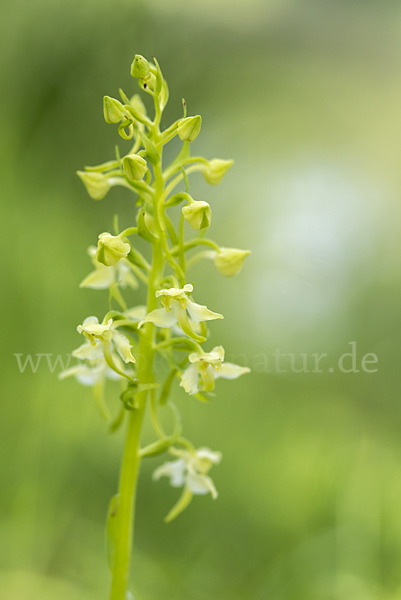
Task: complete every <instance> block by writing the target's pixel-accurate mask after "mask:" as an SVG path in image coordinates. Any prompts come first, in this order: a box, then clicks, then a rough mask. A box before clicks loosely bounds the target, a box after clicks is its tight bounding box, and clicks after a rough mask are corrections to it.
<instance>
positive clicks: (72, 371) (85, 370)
mask: <svg viewBox="0 0 401 600" xmlns="http://www.w3.org/2000/svg"><path fill="white" fill-rule="evenodd" d="M71 376H74V377H76V379H77V380H78V381H79V383H82V384H83V385H88V386H92V385H95V383H97V382H98V381H99V379H100V378H101V377H102V368H99V367H95V368H90V367H88V366H87V365H75V366H73V367H70V368H69V369H66V370H65V371H62V372H61V373H59V376H58V378H59V379H65V378H66V377H71Z"/></svg>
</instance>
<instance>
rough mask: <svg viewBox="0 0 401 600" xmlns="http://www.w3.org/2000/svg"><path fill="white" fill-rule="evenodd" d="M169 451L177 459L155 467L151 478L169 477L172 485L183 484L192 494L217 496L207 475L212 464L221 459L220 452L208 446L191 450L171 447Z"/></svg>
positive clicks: (178, 485)
mask: <svg viewBox="0 0 401 600" xmlns="http://www.w3.org/2000/svg"><path fill="white" fill-rule="evenodd" d="M171 453H172V454H174V455H175V456H177V457H178V460H175V461H172V462H166V463H164V465H162V466H161V467H159V468H158V469H156V471H155V472H154V473H153V479H155V480H158V479H160V477H169V479H170V484H171V485H172V486H173V487H182V486H185V487H186V488H187V489H188V490H189V491H190V492H191V493H192V494H195V495H204V494H209V493H210V494H211V495H212V498H214V499H216V498H217V496H218V493H217V490H216V488H215V486H214V483H213V481H212V479H211V478H210V477H209V476H208V475H207V473H208V472H209V471H210V469H211V467H212V466H213V465H216V464H218V463H219V462H220V460H221V453H220V452H213V451H212V450H210V449H209V448H198V450H195V451H193V452H191V451H189V450H177V449H176V448H172V449H171Z"/></svg>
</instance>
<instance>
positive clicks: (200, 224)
mask: <svg viewBox="0 0 401 600" xmlns="http://www.w3.org/2000/svg"><path fill="white" fill-rule="evenodd" d="M182 214H183V216H184V219H186V220H187V221H188V223H189V224H190V225H191V227H192V228H193V229H197V230H199V229H205V228H206V227H209V225H210V222H211V220H212V210H211V208H210V206H209V204H208V203H207V202H203V201H202V200H201V201H199V202H197V201H194V202H191V204H188V205H187V206H184V207H183V209H182Z"/></svg>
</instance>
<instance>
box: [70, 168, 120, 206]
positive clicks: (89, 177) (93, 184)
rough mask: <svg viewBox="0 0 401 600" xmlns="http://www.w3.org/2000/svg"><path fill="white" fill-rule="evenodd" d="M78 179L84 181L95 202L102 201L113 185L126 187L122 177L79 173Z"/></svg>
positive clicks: (89, 172) (87, 172)
mask: <svg viewBox="0 0 401 600" xmlns="http://www.w3.org/2000/svg"><path fill="white" fill-rule="evenodd" d="M77 175H78V177H79V178H80V179H81V180H82V181H83V183H84V185H85V187H86V191H87V192H88V194H89V196H90V197H91V198H93V199H94V200H102V199H103V198H104V197H105V195H106V194H107V192H108V191H109V189H110V188H111V187H112V186H113V185H124V183H126V181H125V179H123V178H122V177H109V176H108V175H107V174H105V173H96V172H94V171H77Z"/></svg>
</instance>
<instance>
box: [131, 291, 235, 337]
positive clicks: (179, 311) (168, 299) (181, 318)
mask: <svg viewBox="0 0 401 600" xmlns="http://www.w3.org/2000/svg"><path fill="white" fill-rule="evenodd" d="M192 291H193V286H192V285H191V284H190V283H187V284H186V285H184V287H183V288H182V289H178V288H170V289H163V290H159V291H157V292H156V297H157V298H160V299H161V302H162V304H163V308H156V309H155V310H153V311H152V312H150V313H149V314H148V315H146V317H145V318H144V319H143V320H142V321H141V322H140V323H139V325H138V328H139V327H141V326H142V325H143V324H144V323H149V322H150V323H154V325H156V326H157V327H174V325H176V324H177V323H178V324H179V326H180V327H181V329H182V331H184V333H186V334H187V335H188V336H189V337H192V338H194V339H198V338H199V336H197V335H196V333H195V332H194V331H193V329H192V328H191V326H190V323H189V321H188V316H187V311H188V313H189V316H190V317H191V319H192V320H193V321H194V322H195V323H200V322H202V321H211V320H213V319H223V318H224V317H223V315H220V314H218V313H214V312H212V311H211V310H209V309H208V308H207V307H206V306H202V305H200V304H196V303H195V302H193V301H192V300H191V299H190V298H188V295H189V294H190V293H191V292H192Z"/></svg>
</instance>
